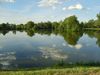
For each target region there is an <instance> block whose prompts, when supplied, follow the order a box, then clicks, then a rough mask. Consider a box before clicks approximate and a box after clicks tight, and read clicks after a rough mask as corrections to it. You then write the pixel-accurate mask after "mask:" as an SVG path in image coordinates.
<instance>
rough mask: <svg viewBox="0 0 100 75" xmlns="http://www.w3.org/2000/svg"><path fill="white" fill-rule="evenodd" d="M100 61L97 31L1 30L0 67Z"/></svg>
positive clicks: (45, 65)
mask: <svg viewBox="0 0 100 75" xmlns="http://www.w3.org/2000/svg"><path fill="white" fill-rule="evenodd" d="M62 60H63V62H64V63H68V64H74V63H78V62H84V63H89V62H100V32H99V31H84V32H56V31H54V32H52V31H36V32H30V31H0V69H2V70H9V69H17V68H34V67H50V66H53V65H55V64H57V63H58V62H60V61H62Z"/></svg>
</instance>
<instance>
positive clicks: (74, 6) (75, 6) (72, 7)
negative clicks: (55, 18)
mask: <svg viewBox="0 0 100 75" xmlns="http://www.w3.org/2000/svg"><path fill="white" fill-rule="evenodd" d="M82 9H83V6H82V5H81V4H76V5H71V6H69V7H64V8H63V10H82Z"/></svg>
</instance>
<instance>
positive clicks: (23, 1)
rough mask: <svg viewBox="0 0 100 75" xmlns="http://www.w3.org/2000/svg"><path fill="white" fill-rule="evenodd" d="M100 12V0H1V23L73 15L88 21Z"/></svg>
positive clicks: (42, 19)
mask: <svg viewBox="0 0 100 75" xmlns="http://www.w3.org/2000/svg"><path fill="white" fill-rule="evenodd" d="M99 12H100V0H0V23H6V22H9V23H16V24H20V23H26V22H27V21H34V22H36V23H37V22H41V21H43V22H46V21H61V20H63V19H65V18H66V17H69V16H71V15H76V16H77V17H78V20H80V21H87V20H89V19H95V18H96V14H97V13H99Z"/></svg>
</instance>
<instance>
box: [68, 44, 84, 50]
mask: <svg viewBox="0 0 100 75" xmlns="http://www.w3.org/2000/svg"><path fill="white" fill-rule="evenodd" d="M68 46H69V47H70V48H75V49H81V48H82V47H83V46H82V45H81V44H77V45H75V46H73V45H68Z"/></svg>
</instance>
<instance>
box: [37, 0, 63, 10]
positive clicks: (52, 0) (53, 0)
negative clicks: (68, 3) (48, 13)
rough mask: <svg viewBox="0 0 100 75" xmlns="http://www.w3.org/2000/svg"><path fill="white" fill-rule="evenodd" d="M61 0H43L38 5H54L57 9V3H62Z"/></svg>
mask: <svg viewBox="0 0 100 75" xmlns="http://www.w3.org/2000/svg"><path fill="white" fill-rule="evenodd" d="M61 3H62V2H61V0H41V1H40V2H38V6H39V7H52V8H53V9H55V8H56V7H55V6H56V5H59V4H61Z"/></svg>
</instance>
